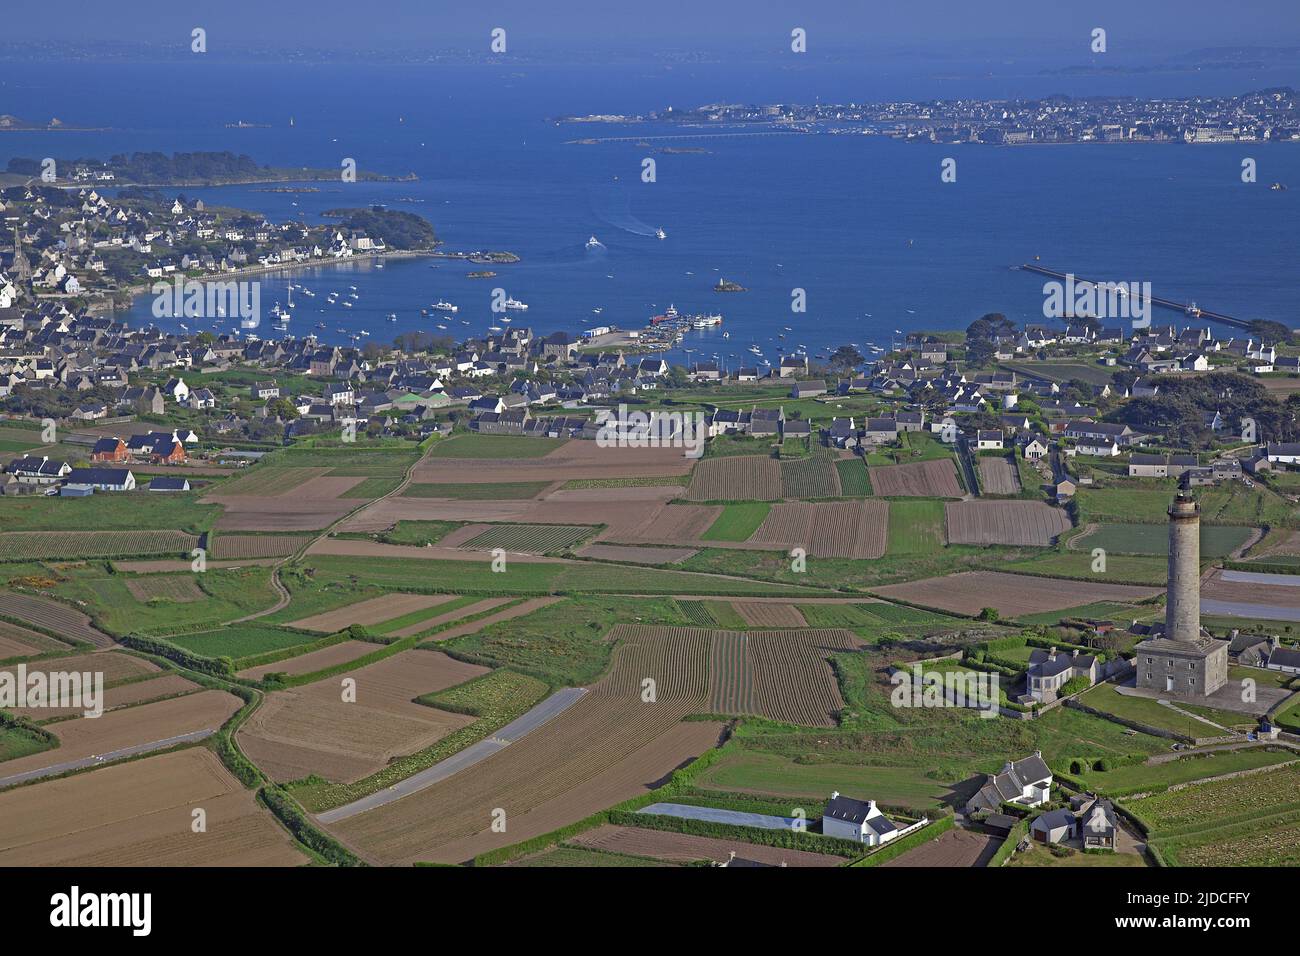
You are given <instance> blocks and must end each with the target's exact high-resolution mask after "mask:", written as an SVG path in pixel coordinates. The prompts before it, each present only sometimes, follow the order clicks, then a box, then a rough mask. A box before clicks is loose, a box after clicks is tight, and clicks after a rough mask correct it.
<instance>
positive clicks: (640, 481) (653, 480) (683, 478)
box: [560, 474, 691, 491]
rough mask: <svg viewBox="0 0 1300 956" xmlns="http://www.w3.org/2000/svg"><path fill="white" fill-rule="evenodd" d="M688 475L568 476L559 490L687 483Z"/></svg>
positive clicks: (651, 486)
mask: <svg viewBox="0 0 1300 956" xmlns="http://www.w3.org/2000/svg"><path fill="white" fill-rule="evenodd" d="M690 483H691V476H690V475H688V474H687V475H656V476H652V477H648V478H570V479H569V480H568V481H566V482H565V483H564V484H563V485H561V486H560V490H561V491H576V490H579V489H583V488H658V487H662V486H669V485H683V486H684V485H689V484H690Z"/></svg>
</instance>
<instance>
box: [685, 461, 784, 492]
mask: <svg viewBox="0 0 1300 956" xmlns="http://www.w3.org/2000/svg"><path fill="white" fill-rule="evenodd" d="M685 497H686V498H688V499H690V500H691V501H771V500H774V499H777V498H780V497H781V463H780V462H779V461H777V460H776V459H775V458H768V457H766V456H764V455H734V456H730V457H726V458H706V459H704V460H703V461H701V462H700V463H699V464H698V465H696V466H695V471H694V472H693V473H692V474H691V484H690V487H688V488H687V489H686V496H685Z"/></svg>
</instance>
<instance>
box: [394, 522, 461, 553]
mask: <svg viewBox="0 0 1300 956" xmlns="http://www.w3.org/2000/svg"><path fill="white" fill-rule="evenodd" d="M459 527H460V522H457V521H399V522H397V524H395V525H393V527H392V528H390V529H389V530H388V531H384V532H382V533H381V534H380V535H379V538H380V540H381V541H383V542H385V543H386V544H408V545H414V546H416V547H420V548H422V547H424V546H425V545H426V544H435V543H437V542H438V541H441V540H442V539H443V538H444V537H446V536H447V534H448V533H450V532H451V531H454V530H455V529H457V528H459Z"/></svg>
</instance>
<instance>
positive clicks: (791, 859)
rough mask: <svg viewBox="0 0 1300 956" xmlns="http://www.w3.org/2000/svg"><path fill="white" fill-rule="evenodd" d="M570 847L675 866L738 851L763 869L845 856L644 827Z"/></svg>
mask: <svg viewBox="0 0 1300 956" xmlns="http://www.w3.org/2000/svg"><path fill="white" fill-rule="evenodd" d="M567 844H568V845H570V846H577V847H583V848H586V849H593V850H603V851H605V852H607V853H622V854H626V855H629V856H639V857H650V858H652V859H656V860H668V861H671V862H673V863H694V862H699V861H701V860H710V861H713V862H715V863H724V862H726V861H727V860H729V859H730V858H731V854H732V853H733V852H734V853H735V854H736V858H737V859H739V860H746V861H750V862H753V863H758V864H762V865H763V866H821V867H826V866H840V865H841V864H843V863H844V862H845V859H844V858H843V857H838V856H834V855H832V854H829V853H813V852H812V851H810V850H787V849H784V848H782V847H774V846H761V845H758V844H754V843H746V842H745V841H743V840H726V839H721V838H717V837H704V836H694V835H693V834H689V833H673V832H672V831H670V830H649V829H644V828H641V827H627V826H612V825H610V824H605V825H603V826H599V827H596V828H595V829H594V830H587V831H586V832H585V833H580V834H578V835H577V836H575V837H571V838H570V839H569V840H568V841H567Z"/></svg>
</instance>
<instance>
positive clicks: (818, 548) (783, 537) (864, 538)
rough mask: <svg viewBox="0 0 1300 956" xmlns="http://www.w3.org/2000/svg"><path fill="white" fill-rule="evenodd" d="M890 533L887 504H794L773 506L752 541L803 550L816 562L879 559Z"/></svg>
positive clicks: (875, 502)
mask: <svg viewBox="0 0 1300 956" xmlns="http://www.w3.org/2000/svg"><path fill="white" fill-rule="evenodd" d="M888 531H889V506H888V504H887V503H885V502H883V501H852V502H848V501H846V502H818V503H811V502H791V503H787V504H779V505H773V506H772V511H771V512H770V513H769V514H768V516H767V518H766V520H764V521H763V523H762V524H761V525H759V527H758V530H757V531H755V532H754V534H753V535H752V536H751V537H750V539H749V540H750V541H754V542H761V543H766V544H774V545H779V546H782V547H801V548H804V549H806V550H807V551H808V553H809V554H810V555H812V556H813V557H816V558H878V557H880V556H881V555H883V554H884V553H885V544H886V540H887V537H888Z"/></svg>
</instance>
